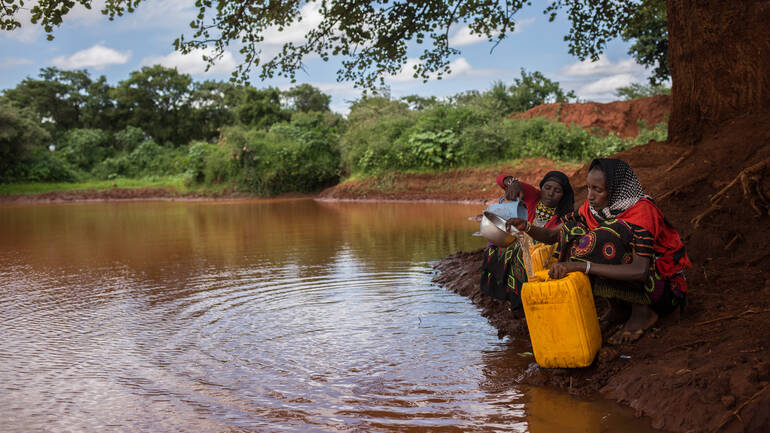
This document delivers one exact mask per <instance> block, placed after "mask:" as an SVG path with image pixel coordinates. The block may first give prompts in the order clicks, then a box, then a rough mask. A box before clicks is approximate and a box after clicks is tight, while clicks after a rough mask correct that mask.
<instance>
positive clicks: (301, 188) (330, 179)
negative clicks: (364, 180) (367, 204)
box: [207, 119, 340, 195]
mask: <svg viewBox="0 0 770 433" xmlns="http://www.w3.org/2000/svg"><path fill="white" fill-rule="evenodd" d="M305 120H307V119H305ZM222 141H223V143H226V146H227V148H228V150H229V152H230V158H231V164H232V165H234V166H235V169H236V170H237V181H238V183H239V184H240V185H241V187H243V188H245V189H246V190H249V191H252V192H256V193H258V194H262V195H277V194H282V193H286V192H312V191H317V190H319V189H321V188H324V187H326V186H329V185H332V184H333V183H335V182H336V181H337V180H338V179H339V176H340V168H339V167H340V152H339V149H338V145H337V142H338V137H337V135H336V133H334V131H333V130H332V128H330V127H328V126H327V125H326V124H325V123H323V122H320V121H319V122H310V123H307V122H300V123H299V124H294V123H279V124H275V125H273V126H272V127H271V128H270V130H269V131H266V132H265V131H259V130H254V129H251V130H246V129H244V128H243V127H230V128H227V129H226V130H225V131H224V132H223V140H222ZM222 156H224V154H222V155H221V156H220V158H219V159H218V160H217V163H218V164H221V163H222V160H223V158H222ZM208 166H209V163H208V162H207V167H208Z"/></svg>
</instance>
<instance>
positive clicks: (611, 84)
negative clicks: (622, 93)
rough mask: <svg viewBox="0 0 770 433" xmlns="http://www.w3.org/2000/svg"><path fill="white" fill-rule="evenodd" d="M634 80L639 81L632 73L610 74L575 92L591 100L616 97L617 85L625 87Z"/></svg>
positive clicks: (604, 99)
mask: <svg viewBox="0 0 770 433" xmlns="http://www.w3.org/2000/svg"><path fill="white" fill-rule="evenodd" d="M635 82H639V78H638V77H636V76H634V75H632V74H617V75H610V76H609V77H604V78H600V79H599V80H596V81H594V82H591V83H588V84H586V85H584V86H582V87H580V88H579V89H578V90H577V94H578V96H580V97H581V98H583V99H588V100H593V101H606V100H612V99H617V98H616V96H615V91H616V90H617V89H618V88H619V87H626V86H629V85H631V84H632V83H635Z"/></svg>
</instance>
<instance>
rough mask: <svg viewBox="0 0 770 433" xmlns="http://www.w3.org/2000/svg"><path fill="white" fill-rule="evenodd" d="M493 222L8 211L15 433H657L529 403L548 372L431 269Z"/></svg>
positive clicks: (8, 425) (2, 314)
mask: <svg viewBox="0 0 770 433" xmlns="http://www.w3.org/2000/svg"><path fill="white" fill-rule="evenodd" d="M478 211H479V208H478V206H473V205H460V204H435V203H431V204H428V203H423V204H396V203H380V204H372V203H327V202H315V201H312V200H282V201H281V200H276V201H241V202H136V203H86V204H69V205H30V206H7V207H0V323H2V333H3V344H2V350H1V351H0V357H1V358H2V362H0V390H1V391H2V392H0V418H1V419H2V423H3V425H4V426H5V427H3V430H7V431H35V430H47V431H63V430H72V431H102V430H105V429H106V430H118V431H260V432H262V431H415V432H417V431H420V432H422V431H497V430H506V431H521V432H524V431H530V432H548V431H565V432H569V431H574V432H593V431H596V432H598V431H615V430H612V429H610V430H608V429H607V428H608V426H612V425H614V424H611V423H609V421H608V420H610V421H611V420H616V419H617V420H620V421H622V423H623V424H622V425H623V429H622V430H617V431H637V432H640V431H647V429H646V428H645V427H644V423H643V422H641V421H638V420H634V419H632V418H631V417H630V416H629V415H628V414H627V413H625V412H623V411H619V410H617V408H615V407H614V406H608V405H606V404H599V403H595V402H594V403H589V402H584V401H577V400H574V399H572V398H570V397H568V396H566V395H564V394H560V393H555V392H553V391H549V390H537V389H532V390H522V389H521V388H520V387H518V386H517V385H516V384H515V381H514V379H515V377H516V376H517V375H518V374H520V373H521V371H523V370H524V369H525V368H527V365H528V364H529V363H530V362H531V359H526V358H522V357H520V356H518V352H517V351H516V348H515V345H514V344H513V343H509V342H507V341H499V340H497V338H496V332H495V331H494V330H493V329H491V328H490V327H489V325H488V324H487V323H486V320H485V319H483V318H481V317H480V316H479V314H478V311H477V310H476V309H475V307H473V306H472V305H471V304H470V303H469V302H468V300H467V299H465V298H462V297H460V296H457V295H454V294H452V293H449V292H447V291H445V290H443V289H441V288H439V287H436V286H435V285H433V284H432V283H431V278H432V276H433V271H432V269H431V265H430V262H431V261H433V260H436V259H439V258H441V257H443V256H445V255H447V254H450V253H452V252H455V251H457V250H471V249H475V248H479V247H480V246H481V242H480V240H479V239H478V238H473V237H471V236H470V233H472V232H473V231H475V230H476V229H477V227H476V224H477V223H474V222H471V221H468V219H467V218H468V217H469V216H473V215H475V214H476V213H478ZM554 414H559V416H558V417H554ZM618 425H621V424H618Z"/></svg>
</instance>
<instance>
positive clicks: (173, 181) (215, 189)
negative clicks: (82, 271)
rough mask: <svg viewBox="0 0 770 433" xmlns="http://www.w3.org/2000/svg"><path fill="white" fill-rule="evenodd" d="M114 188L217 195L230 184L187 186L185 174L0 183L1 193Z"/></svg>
mask: <svg viewBox="0 0 770 433" xmlns="http://www.w3.org/2000/svg"><path fill="white" fill-rule="evenodd" d="M112 188H173V189H174V190H176V191H177V192H179V193H180V194H188V193H194V192H197V193H203V194H211V195H216V194H219V193H222V192H224V191H225V190H227V189H229V185H224V184H222V185H193V186H187V185H185V182H184V176H182V175H175V176H150V177H145V178H139V179H131V178H116V179H112V180H91V181H84V182H73V183H68V182H51V183H46V182H25V183H9V184H0V195H20V194H42V193H46V192H52V191H83V190H97V191H98V190H104V189H112Z"/></svg>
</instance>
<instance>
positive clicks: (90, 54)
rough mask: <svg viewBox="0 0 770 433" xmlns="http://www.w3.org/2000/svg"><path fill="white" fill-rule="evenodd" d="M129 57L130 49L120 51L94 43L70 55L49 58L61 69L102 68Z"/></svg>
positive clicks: (120, 62) (125, 60)
mask: <svg viewBox="0 0 770 433" xmlns="http://www.w3.org/2000/svg"><path fill="white" fill-rule="evenodd" d="M129 58H131V52H130V51H124V52H120V51H117V50H113V49H112V48H107V47H105V46H103V45H94V46H93V47H91V48H87V49H85V50H81V51H78V52H76V53H75V54H73V55H71V56H59V57H54V58H53V59H51V63H53V64H54V66H57V67H59V68H63V69H79V68H94V69H102V68H104V67H105V66H110V65H121V64H123V63H126V62H127V61H128V59H129Z"/></svg>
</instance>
